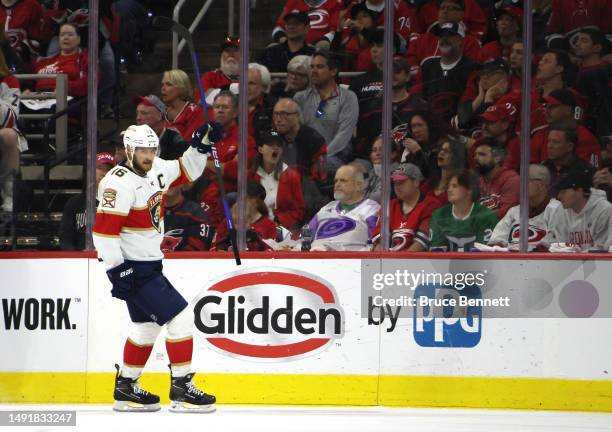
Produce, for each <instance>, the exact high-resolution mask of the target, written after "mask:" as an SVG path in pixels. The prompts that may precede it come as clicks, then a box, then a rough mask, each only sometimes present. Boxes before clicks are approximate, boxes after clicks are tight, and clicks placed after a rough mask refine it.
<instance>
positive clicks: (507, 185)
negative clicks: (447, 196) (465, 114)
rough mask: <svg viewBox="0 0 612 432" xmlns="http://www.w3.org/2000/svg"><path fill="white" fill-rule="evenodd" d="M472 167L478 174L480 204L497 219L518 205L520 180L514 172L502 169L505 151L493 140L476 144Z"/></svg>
mask: <svg viewBox="0 0 612 432" xmlns="http://www.w3.org/2000/svg"><path fill="white" fill-rule="evenodd" d="M476 145H477V147H476V154H475V156H474V159H475V160H474V167H475V168H476V172H478V174H480V204H481V205H483V206H485V207H486V208H488V209H489V210H491V211H492V212H493V213H495V214H496V215H497V217H498V218H499V219H501V218H503V217H504V216H505V215H506V212H507V211H508V210H509V209H510V207H513V206H515V205H517V204H518V203H519V191H520V189H521V188H520V185H521V179H520V177H519V175H518V174H517V173H516V171H514V170H511V169H508V168H504V166H503V164H504V159H505V157H506V150H505V149H504V148H503V147H501V146H499V145H497V144H495V142H494V141H493V140H483V141H480V142H479V143H478V144H476Z"/></svg>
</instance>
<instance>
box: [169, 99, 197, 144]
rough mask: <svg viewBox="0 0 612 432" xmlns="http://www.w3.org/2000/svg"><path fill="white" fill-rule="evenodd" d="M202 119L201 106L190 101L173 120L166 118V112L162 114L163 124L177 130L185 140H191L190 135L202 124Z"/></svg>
mask: <svg viewBox="0 0 612 432" xmlns="http://www.w3.org/2000/svg"><path fill="white" fill-rule="evenodd" d="M203 120H204V113H203V112H202V107H201V106H199V105H196V104H194V103H191V102H187V103H186V104H185V106H183V109H181V110H180V111H179V113H178V114H177V115H176V117H175V118H174V120H173V121H170V120H169V119H168V113H167V112H166V113H165V114H164V126H165V127H167V128H174V129H176V130H177V131H179V132H180V134H181V136H182V137H183V139H184V140H185V141H191V135H193V132H194V131H195V130H196V129H197V128H198V127H200V126H201V125H202V122H203Z"/></svg>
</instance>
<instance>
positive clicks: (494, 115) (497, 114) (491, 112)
mask: <svg viewBox="0 0 612 432" xmlns="http://www.w3.org/2000/svg"><path fill="white" fill-rule="evenodd" d="M516 113H517V111H516V108H515V107H514V105H512V104H511V103H509V102H506V103H501V104H497V105H491V106H490V107H489V108H487V110H486V111H485V112H483V113H482V114H481V115H480V117H482V118H483V119H485V120H486V121H489V122H497V121H501V120H508V121H510V120H513V119H514V117H515V116H516Z"/></svg>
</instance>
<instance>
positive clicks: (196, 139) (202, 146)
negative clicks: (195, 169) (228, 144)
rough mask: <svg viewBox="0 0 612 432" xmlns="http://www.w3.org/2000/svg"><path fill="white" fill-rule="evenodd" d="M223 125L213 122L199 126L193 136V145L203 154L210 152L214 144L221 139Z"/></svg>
mask: <svg viewBox="0 0 612 432" xmlns="http://www.w3.org/2000/svg"><path fill="white" fill-rule="evenodd" d="M221 138H222V136H221V125H220V124H219V123H215V122H211V123H207V124H205V125H204V126H202V127H200V128H198V129H197V130H196V131H195V132H194V133H193V135H192V136H191V147H195V148H196V150H197V151H199V152H200V153H202V154H209V153H210V152H211V149H212V146H213V145H214V144H215V143H216V142H218V141H219V140H221Z"/></svg>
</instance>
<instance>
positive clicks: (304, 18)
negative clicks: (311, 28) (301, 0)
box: [284, 11, 310, 25]
mask: <svg viewBox="0 0 612 432" xmlns="http://www.w3.org/2000/svg"><path fill="white" fill-rule="evenodd" d="M291 18H293V19H295V20H297V21H299V22H301V23H302V24H304V25H310V17H309V16H308V14H307V13H306V12H300V11H291V12H289V13H288V14H287V15H285V18H284V19H285V22H287V20H289V19H291Z"/></svg>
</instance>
